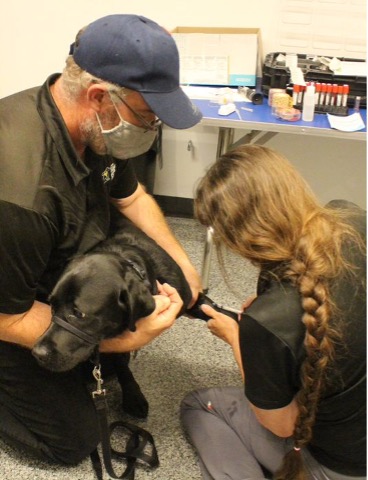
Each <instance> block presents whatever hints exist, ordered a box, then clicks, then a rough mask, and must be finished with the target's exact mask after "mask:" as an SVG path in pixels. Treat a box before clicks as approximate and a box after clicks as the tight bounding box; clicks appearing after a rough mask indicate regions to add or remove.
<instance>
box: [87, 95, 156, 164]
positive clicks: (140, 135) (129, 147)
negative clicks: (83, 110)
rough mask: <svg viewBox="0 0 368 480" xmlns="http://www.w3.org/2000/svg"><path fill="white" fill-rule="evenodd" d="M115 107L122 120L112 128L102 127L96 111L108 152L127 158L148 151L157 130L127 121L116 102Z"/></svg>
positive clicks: (120, 157) (123, 158)
mask: <svg viewBox="0 0 368 480" xmlns="http://www.w3.org/2000/svg"><path fill="white" fill-rule="evenodd" d="M114 107H115V110H116V112H117V114H118V115H119V118H120V122H119V124H118V125H116V127H114V128H112V129H111V130H104V129H103V128H102V125H101V121H100V119H99V116H98V114H97V113H96V117H97V121H98V123H99V125H100V128H101V133H102V135H103V138H104V141H105V144H106V147H107V151H108V153H109V154H110V155H112V156H113V157H114V158H117V159H119V160H127V159H128V158H133V157H138V155H142V153H146V152H147V151H148V150H149V149H150V147H151V146H152V144H153V142H154V140H155V138H156V135H157V130H148V129H146V128H142V127H137V126H136V125H133V124H132V123H129V122H127V121H126V120H124V119H123V118H122V117H121V115H120V113H119V110H118V109H117V108H116V106H115V104H114Z"/></svg>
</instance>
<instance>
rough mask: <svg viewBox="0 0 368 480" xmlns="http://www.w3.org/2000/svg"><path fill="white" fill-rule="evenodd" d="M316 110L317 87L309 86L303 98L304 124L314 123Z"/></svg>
mask: <svg viewBox="0 0 368 480" xmlns="http://www.w3.org/2000/svg"><path fill="white" fill-rule="evenodd" d="M314 108H315V87H314V85H308V86H307V89H306V91H305V93H304V98H303V111H302V120H303V121H304V122H313V119H314Z"/></svg>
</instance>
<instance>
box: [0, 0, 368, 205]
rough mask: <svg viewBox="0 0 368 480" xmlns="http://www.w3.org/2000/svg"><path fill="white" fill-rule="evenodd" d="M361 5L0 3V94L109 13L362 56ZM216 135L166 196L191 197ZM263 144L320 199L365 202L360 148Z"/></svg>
mask: <svg viewBox="0 0 368 480" xmlns="http://www.w3.org/2000/svg"><path fill="white" fill-rule="evenodd" d="M365 9H366V2H365V0H264V1H263V2H262V3H257V2H247V1H244V0H233V1H232V2H229V3H226V2H214V1H213V0H202V1H198V0H176V1H175V2H171V3H168V1H167V0H155V1H152V0H135V1H133V2H122V1H121V0H120V1H118V0H93V1H90V0H62V1H60V2H52V1H51V2H50V0H33V1H31V2H28V1H27V0H13V1H11V2H6V4H5V2H2V5H1V7H0V45H1V75H0V97H3V96H6V95H9V94H11V93H14V92H16V91H18V90H22V89H25V88H28V87H32V86H34V85H39V84H41V83H43V81H44V80H45V78H46V77H47V76H48V75H49V74H50V73H52V72H57V71H61V69H62V68H63V65H64V60H65V57H66V56H67V54H68V50H69V45H70V44H71V43H72V42H73V41H74V38H75V35H76V33H77V31H78V30H79V29H80V28H81V27H82V26H84V25H86V24H88V23H89V22H91V21H93V20H95V19H97V18H99V17H101V16H103V15H108V14H111V13H137V14H142V15H145V16H147V17H150V18H152V19H153V20H156V21H157V22H158V23H160V24H161V25H163V26H165V27H166V28H168V29H172V28H174V27H176V26H216V27H221V26H224V27H260V28H261V31H262V40H263V52H264V53H268V52H273V51H286V52H296V53H317V54H323V55H335V56H345V57H348V58H365V51H366V38H365V32H366V13H365ZM196 135H197V134H196ZM215 137H216V135H215V134H212V135H210V134H209V132H207V134H205V135H202V136H200V137H199V138H200V139H201V141H200V142H199V143H201V142H202V138H203V142H202V144H203V145H205V147H206V148H205V151H203V157H202V159H201V160H198V161H197V162H199V163H196V164H195V168H191V164H190V163H189V164H188V165H187V166H186V167H185V168H184V170H185V171H184V172H183V173H181V174H180V181H179V182H178V184H177V185H176V186H175V187H173V188H172V189H171V190H170V193H168V194H169V195H171V196H180V195H182V193H183V191H182V190H183V189H182V186H183V184H184V185H186V187H185V195H184V196H188V197H191V196H192V193H190V194H189V193H188V192H189V191H191V190H190V189H191V185H194V184H195V182H196V181H197V179H198V177H199V176H201V175H202V174H203V172H204V169H205V166H206V165H207V164H208V163H210V162H212V160H214V157H213V156H212V152H215V147H214V142H215V140H214V139H215ZM269 145H270V146H272V147H275V148H279V149H280V150H282V151H283V152H284V153H285V154H286V155H287V156H289V158H290V159H292V160H293V161H294V162H295V163H296V164H297V166H298V168H299V167H300V169H301V171H302V172H303V174H305V176H306V177H307V178H308V180H309V181H310V182H311V183H312V186H313V187H314V188H315V189H316V192H317V194H318V195H320V196H321V198H322V199H324V198H325V196H326V195H327V196H330V195H332V196H345V197H346V196H347V197H349V198H350V199H352V198H355V200H356V201H357V202H358V203H359V204H361V205H365V191H366V182H365V179H366V169H365V163H366V162H365V160H366V154H365V145H362V144H361V143H360V142H341V141H338V140H326V139H308V140H307V139H298V137H296V136H292V138H290V137H287V136H284V135H278V136H277V137H275V139H273V140H272V141H271V142H270V143H269ZM165 148H166V147H165ZM179 153H180V152H179V151H176V152H175V153H174V157H175V158H171V159H170V165H171V166H170V167H169V170H176V171H178V172H181V169H182V168H183V162H185V161H186V159H187V157H188V156H187V155H186V156H185V155H184V156H182V155H179ZM170 156H171V155H170ZM192 161H193V159H192ZM171 162H173V163H171ZM165 168H166V167H165ZM166 174H167V172H166V171H165V170H160V169H159V168H158V171H157V185H158V187H157V188H156V192H155V193H159V194H163V195H165V194H167V193H165V192H166V190H165V189H166V188H167V185H166V186H163V187H162V189H161V190H160V188H161V187H160V185H163V184H164V183H165V182H167V178H166V180H163V175H165V176H166ZM173 183H174V184H175V182H173ZM157 190H158V191H157Z"/></svg>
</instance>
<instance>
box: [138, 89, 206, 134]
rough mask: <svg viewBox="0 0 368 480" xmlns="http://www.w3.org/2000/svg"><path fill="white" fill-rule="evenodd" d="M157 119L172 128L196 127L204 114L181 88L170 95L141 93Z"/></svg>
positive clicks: (169, 93)
mask: <svg viewBox="0 0 368 480" xmlns="http://www.w3.org/2000/svg"><path fill="white" fill-rule="evenodd" d="M139 93H140V94H141V95H142V97H143V98H144V99H145V101H146V102H147V103H148V105H149V106H150V107H151V109H152V111H153V112H154V113H155V114H156V115H157V117H158V118H159V119H160V120H161V121H162V122H163V123H165V124H166V125H168V126H169V127H171V128H176V129H184V128H190V127H194V125H196V124H197V123H198V122H200V120H201V119H202V113H201V111H200V110H199V108H198V107H196V106H195V105H194V104H193V103H192V102H191V101H190V99H189V97H187V95H186V94H185V93H184V92H183V90H182V89H181V88H180V87H179V88H177V89H176V90H174V91H173V92H168V93H146V92H139Z"/></svg>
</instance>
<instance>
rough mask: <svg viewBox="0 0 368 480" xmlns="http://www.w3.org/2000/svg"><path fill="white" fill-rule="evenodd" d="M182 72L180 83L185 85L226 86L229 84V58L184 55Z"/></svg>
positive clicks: (181, 61)
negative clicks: (217, 84)
mask: <svg viewBox="0 0 368 480" xmlns="http://www.w3.org/2000/svg"><path fill="white" fill-rule="evenodd" d="M180 70H181V77H180V81H181V83H182V84H184V85H189V84H197V83H198V84H209V85H211V84H213V83H220V84H226V83H227V82H228V57H226V56H220V57H217V56H207V55H184V56H182V57H181V59H180Z"/></svg>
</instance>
